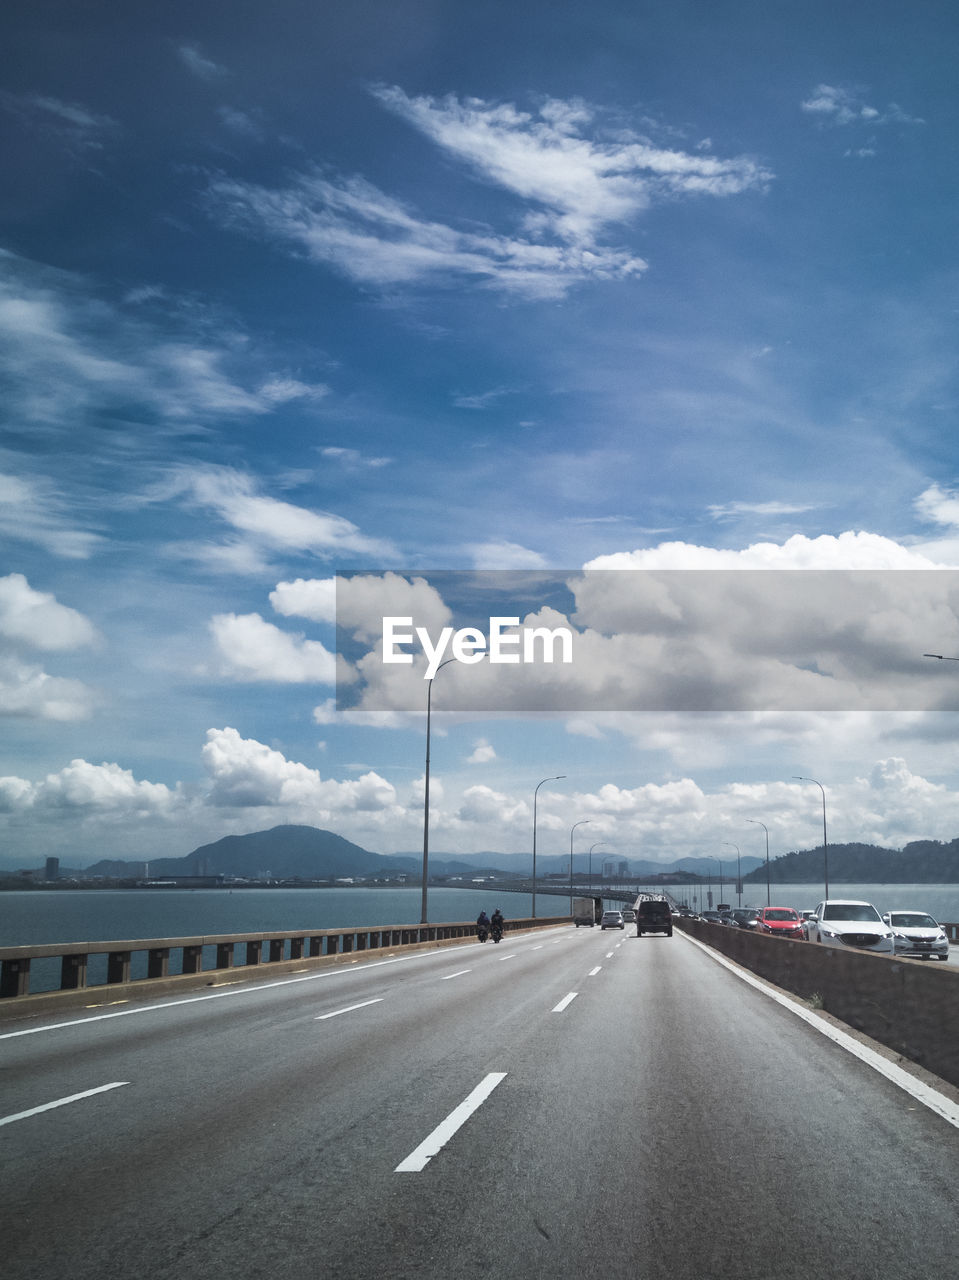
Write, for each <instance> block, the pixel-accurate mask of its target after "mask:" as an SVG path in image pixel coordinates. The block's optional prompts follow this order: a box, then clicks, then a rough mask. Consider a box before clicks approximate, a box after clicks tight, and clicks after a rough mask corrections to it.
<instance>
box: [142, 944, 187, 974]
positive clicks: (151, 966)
mask: <svg viewBox="0 0 959 1280" xmlns="http://www.w3.org/2000/svg"><path fill="white" fill-rule="evenodd" d="M188 949H189V948H187V947H184V948H183V951H184V958H185V956H186V952H187V950H188ZM169 972H170V948H169V947H151V948H150V950H149V951H148V952H147V977H148V978H165V977H167V975H168V974H169Z"/></svg>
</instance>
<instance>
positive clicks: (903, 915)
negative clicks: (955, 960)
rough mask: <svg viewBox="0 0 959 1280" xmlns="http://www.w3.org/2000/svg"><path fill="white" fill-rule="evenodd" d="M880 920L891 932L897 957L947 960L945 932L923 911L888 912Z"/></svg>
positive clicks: (947, 942)
mask: <svg viewBox="0 0 959 1280" xmlns="http://www.w3.org/2000/svg"><path fill="white" fill-rule="evenodd" d="M882 918H883V920H885V922H886V924H887V925H888V926H889V928H890V929H891V930H892V932H893V935H894V940H895V944H896V955H897V956H919V957H921V958H922V959H923V960H928V959H930V957H931V958H932V959H933V960H948V959H949V939H948V938H947V937H946V934H945V930H944V929H943V928H942V926H941V925H938V924H936V922H935V920H933V918H932V916H930V915H927V914H926V912H925V911H888V912H886V913H885V914H884V915H883V917H882Z"/></svg>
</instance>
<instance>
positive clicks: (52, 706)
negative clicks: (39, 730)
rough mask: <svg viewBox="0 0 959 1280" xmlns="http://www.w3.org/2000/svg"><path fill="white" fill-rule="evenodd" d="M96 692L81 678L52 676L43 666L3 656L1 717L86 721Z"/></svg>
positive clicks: (0, 695) (0, 667)
mask: <svg viewBox="0 0 959 1280" xmlns="http://www.w3.org/2000/svg"><path fill="white" fill-rule="evenodd" d="M94 702H95V695H94V693H93V691H92V690H91V689H89V688H88V687H87V686H86V685H85V684H83V683H82V682H81V681H79V680H71V679H65V678H63V677H59V676H51V675H49V674H48V673H47V672H46V671H43V670H42V669H41V668H40V667H37V666H33V665H30V664H27V663H23V662H20V661H18V660H16V659H14V658H11V657H0V716H20V717H24V718H25V719H29V720H54V721H70V720H84V719H86V718H87V717H88V716H89V715H90V713H91V712H92V710H93V706H94Z"/></svg>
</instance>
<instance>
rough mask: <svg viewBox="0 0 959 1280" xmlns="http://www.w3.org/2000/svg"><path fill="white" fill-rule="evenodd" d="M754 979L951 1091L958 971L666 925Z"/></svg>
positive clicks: (718, 928) (958, 1041) (957, 1074)
mask: <svg viewBox="0 0 959 1280" xmlns="http://www.w3.org/2000/svg"><path fill="white" fill-rule="evenodd" d="M674 923H675V925H676V927H677V928H679V929H682V930H683V931H684V932H686V933H688V934H690V935H691V936H692V937H694V938H698V939H699V940H700V941H701V942H704V943H706V945H707V946H710V947H713V948H715V950H716V951H719V952H721V953H722V954H723V955H724V956H728V958H729V959H730V960H734V961H735V962H736V963H737V964H740V965H742V966H743V968H744V969H749V970H750V971H751V972H752V973H755V974H756V975H757V976H759V977H761V978H765V979H766V980H767V981H769V982H772V983H774V984H775V985H776V986H777V987H782V988H783V989H784V990H785V991H790V992H792V993H793V994H794V995H797V996H799V997H801V998H802V999H803V1000H806V1001H808V1002H809V1003H810V1004H811V1005H812V1006H813V1007H816V1008H822V1009H824V1010H825V1011H826V1012H827V1013H831V1014H832V1015H833V1016H834V1017H836V1018H839V1019H840V1020H841V1021H842V1022H845V1023H846V1024H847V1025H848V1026H850V1027H852V1028H854V1029H855V1030H857V1031H861V1032H863V1033H864V1034H865V1035H867V1036H870V1037H871V1038H872V1039H873V1040H878V1041H879V1043H880V1044H884V1045H886V1046H887V1047H888V1048H890V1049H892V1050H894V1051H895V1052H896V1053H898V1054H901V1055H902V1057H904V1058H908V1059H909V1061H910V1062H915V1063H917V1064H918V1065H919V1066H922V1067H925V1068H926V1069H927V1070H928V1071H931V1072H933V1073H934V1074H935V1075H937V1076H939V1077H940V1078H941V1079H943V1080H947V1081H948V1082H949V1083H950V1084H953V1085H956V1086H959V969H957V968H956V967H955V966H953V965H949V964H943V963H941V962H939V961H935V960H905V959H902V958H897V957H893V956H885V955H876V954H873V953H870V952H868V951H856V950H854V949H852V948H850V947H828V946H824V945H822V944H821V943H818V942H798V941H794V940H792V939H790V938H774V937H771V936H770V935H769V934H757V933H753V931H752V930H751V929H731V928H729V926H728V925H721V924H710V923H709V922H707V921H705V920H687V919H683V918H678V919H674Z"/></svg>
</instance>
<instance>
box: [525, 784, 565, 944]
mask: <svg viewBox="0 0 959 1280" xmlns="http://www.w3.org/2000/svg"><path fill="white" fill-rule="evenodd" d="M565 777H566V774H565V773H557V774H555V775H554V776H553V777H552V778H544V779H543V782H559V780H560V778H565ZM543 782H537V784H536V789H535V790H534V792H533V919H534V920H535V919H536V801H537V798H538V796H539V789H540V787H541V786H542V785H543Z"/></svg>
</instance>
